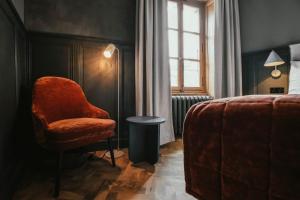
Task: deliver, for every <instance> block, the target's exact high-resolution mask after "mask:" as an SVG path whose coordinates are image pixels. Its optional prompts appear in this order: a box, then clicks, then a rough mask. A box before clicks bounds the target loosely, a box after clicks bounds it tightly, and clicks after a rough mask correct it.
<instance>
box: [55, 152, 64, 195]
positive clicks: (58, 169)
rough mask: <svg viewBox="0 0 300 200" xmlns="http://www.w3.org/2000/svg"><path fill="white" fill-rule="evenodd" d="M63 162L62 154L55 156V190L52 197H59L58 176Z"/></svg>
mask: <svg viewBox="0 0 300 200" xmlns="http://www.w3.org/2000/svg"><path fill="white" fill-rule="evenodd" d="M62 161H63V152H59V153H58V155H57V163H56V167H57V168H56V177H55V188H54V194H53V196H54V197H58V196H59V192H60V175H61V167H62Z"/></svg>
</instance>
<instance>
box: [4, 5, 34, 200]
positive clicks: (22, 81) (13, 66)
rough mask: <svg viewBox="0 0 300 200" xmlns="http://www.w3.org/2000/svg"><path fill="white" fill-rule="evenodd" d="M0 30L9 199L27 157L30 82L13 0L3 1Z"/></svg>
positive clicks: (22, 30) (6, 192)
mask: <svg viewBox="0 0 300 200" xmlns="http://www.w3.org/2000/svg"><path fill="white" fill-rule="evenodd" d="M0 30H1V31H0V44H1V48H0V97H1V98H0V172H1V173H0V199H9V196H10V195H11V193H12V189H13V185H14V183H15V180H16V178H17V176H18V171H20V169H21V167H22V164H21V163H22V160H23V159H22V158H24V156H26V155H22V153H23V152H24V151H22V149H24V148H25V147H26V145H25V144H24V143H26V140H27V137H26V135H27V134H28V132H26V131H25V128H24V127H25V126H26V125H25V123H24V119H25V118H24V117H25V115H26V112H25V110H26V109H27V108H28V107H26V102H28V96H26V95H24V94H26V93H27V92H28V84H29V83H28V65H27V56H26V55H27V38H26V31H25V28H24V26H23V23H22V21H21V19H20V18H19V16H18V14H17V11H16V10H15V8H14V6H13V4H12V3H11V1H7V0H1V1H0ZM27 113H28V112H27ZM24 153H25V152H24Z"/></svg>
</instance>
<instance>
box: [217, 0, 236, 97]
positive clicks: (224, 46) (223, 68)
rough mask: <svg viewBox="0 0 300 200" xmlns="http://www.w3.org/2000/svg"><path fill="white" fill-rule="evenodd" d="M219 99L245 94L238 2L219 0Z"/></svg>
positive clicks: (234, 0)
mask: <svg viewBox="0 0 300 200" xmlns="http://www.w3.org/2000/svg"><path fill="white" fill-rule="evenodd" d="M215 6H216V7H215V12H216V16H215V17H216V19H215V22H216V24H215V81H214V84H215V85H214V93H215V94H214V96H215V98H222V97H232V96H241V95H242V58H241V38H240V37H241V36H240V19H239V5H238V0H215Z"/></svg>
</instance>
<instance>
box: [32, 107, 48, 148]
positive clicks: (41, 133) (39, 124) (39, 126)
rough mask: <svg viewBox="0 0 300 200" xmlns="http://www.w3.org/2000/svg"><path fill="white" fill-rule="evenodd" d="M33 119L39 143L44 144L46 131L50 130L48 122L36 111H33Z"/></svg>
mask: <svg viewBox="0 0 300 200" xmlns="http://www.w3.org/2000/svg"><path fill="white" fill-rule="evenodd" d="M32 119H33V124H34V130H35V134H36V138H37V142H38V143H39V144H43V143H45V141H46V137H45V131H46V130H47V129H48V122H47V120H46V118H45V117H44V116H43V115H40V114H38V113H37V112H35V111H34V109H33V111H32Z"/></svg>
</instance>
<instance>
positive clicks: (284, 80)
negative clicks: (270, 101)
mask: <svg viewBox="0 0 300 200" xmlns="http://www.w3.org/2000/svg"><path fill="white" fill-rule="evenodd" d="M271 50H272V49H268V50H263V51H258V52H251V53H245V54H243V94H244V95H250V94H270V88H271V87H283V88H284V91H285V93H287V92H288V75H289V71H290V53H289V48H288V47H279V48H275V49H274V50H275V51H276V52H277V53H278V54H279V55H280V57H281V58H282V59H283V60H284V61H285V62H286V63H285V64H284V65H282V66H279V67H278V69H279V70H280V71H281V72H282V75H281V77H280V78H278V79H274V78H272V77H271V72H272V70H273V69H274V68H272V67H264V63H265V61H266V60H267V58H268V56H269V53H270V52H271Z"/></svg>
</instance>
